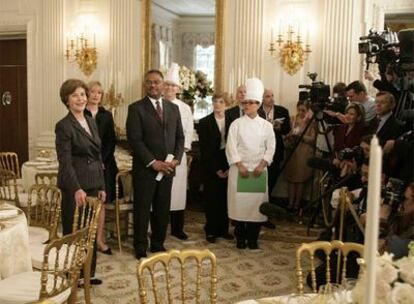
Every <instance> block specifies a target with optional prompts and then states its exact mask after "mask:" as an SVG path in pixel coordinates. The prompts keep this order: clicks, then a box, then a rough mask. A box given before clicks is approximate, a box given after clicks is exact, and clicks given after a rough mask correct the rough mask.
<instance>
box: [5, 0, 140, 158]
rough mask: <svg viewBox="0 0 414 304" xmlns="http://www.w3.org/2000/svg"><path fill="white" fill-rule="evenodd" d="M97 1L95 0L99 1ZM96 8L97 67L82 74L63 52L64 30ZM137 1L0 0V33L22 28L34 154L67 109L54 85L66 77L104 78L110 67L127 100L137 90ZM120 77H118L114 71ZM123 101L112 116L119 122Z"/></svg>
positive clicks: (123, 113)
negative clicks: (39, 138)
mask: <svg viewBox="0 0 414 304" xmlns="http://www.w3.org/2000/svg"><path fill="white" fill-rule="evenodd" d="M98 4H99V5H98ZM85 10H86V11H93V12H94V13H95V14H96V17H97V20H98V24H99V30H98V31H97V33H98V35H97V47H98V68H97V70H96V71H95V72H94V73H93V74H92V75H91V76H90V77H89V78H87V77H85V75H83V74H82V73H81V72H80V71H79V70H78V69H77V67H76V65H75V64H72V63H67V62H66V59H65V57H64V50H65V47H66V41H65V40H66V33H67V32H68V31H70V29H71V26H72V25H73V21H74V20H75V16H76V15H77V14H78V13H80V12H84V11H85ZM140 14H141V12H140V1H138V0H123V1H116V0H99V1H92V0H0V34H1V33H8V32H24V33H26V37H27V72H28V129H29V155H30V157H33V156H34V146H35V140H36V138H37V136H38V135H39V134H40V133H42V132H44V131H53V130H54V126H55V123H56V122H57V121H58V120H59V119H60V118H62V117H63V116H64V115H65V114H66V112H67V110H66V108H65V106H64V105H63V104H62V103H61V102H60V99H59V88H60V85H61V84H62V82H63V81H64V80H65V79H67V78H69V77H77V78H81V79H83V80H86V81H89V80H91V79H100V80H102V79H104V78H105V77H106V79H108V80H107V82H106V83H104V85H107V83H108V82H109V75H108V74H110V71H111V67H112V71H114V72H113V74H114V75H116V76H118V75H121V76H122V78H123V82H124V83H125V85H124V86H123V89H122V91H123V92H122V93H123V94H124V96H125V101H126V104H128V103H130V102H132V101H134V100H136V99H138V97H139V96H140V94H141V91H140V90H141V85H140V84H141V79H140V75H139V74H140V70H141V69H140V66H139V63H140V58H141V50H140V44H141V36H140V28H141V27H140V20H141V17H140ZM117 78H119V77H117ZM126 109H127V106H126V105H125V106H124V107H122V108H121V110H120V113H119V117H117V118H116V121H117V122H118V123H119V124H120V125H122V126H123V125H124V121H125V117H126Z"/></svg>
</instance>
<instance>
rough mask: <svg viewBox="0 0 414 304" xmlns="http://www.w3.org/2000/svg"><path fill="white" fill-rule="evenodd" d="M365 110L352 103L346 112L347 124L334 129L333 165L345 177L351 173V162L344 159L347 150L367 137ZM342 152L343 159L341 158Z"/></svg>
mask: <svg viewBox="0 0 414 304" xmlns="http://www.w3.org/2000/svg"><path fill="white" fill-rule="evenodd" d="M364 115H365V113H364V110H363V108H362V107H361V106H360V105H358V104H357V103H351V104H349V105H348V107H347V108H346V110H345V119H344V121H345V123H344V124H342V125H340V126H338V127H336V128H335V129H334V140H335V145H334V152H335V155H334V159H333V161H332V163H333V164H334V165H335V166H337V167H338V168H339V169H340V170H341V173H340V176H341V177H342V176H345V175H346V174H348V173H349V172H350V169H351V163H350V162H351V160H352V159H347V158H345V157H343V156H344V155H346V152H347V150H344V149H352V148H353V147H355V146H359V144H360V143H361V141H362V138H363V137H364V136H365V135H366V133H367V131H366V125H365V120H364ZM341 152H342V157H340V156H341Z"/></svg>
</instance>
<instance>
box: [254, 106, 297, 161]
mask: <svg viewBox="0 0 414 304" xmlns="http://www.w3.org/2000/svg"><path fill="white" fill-rule="evenodd" d="M257 114H259V116H260V117H262V118H263V119H266V113H265V111H264V109H263V104H262V105H261V106H260V108H259V109H258V110H257ZM273 118H274V119H276V118H284V120H283V123H282V126H281V129H280V130H279V131H276V130H274V132H275V136H276V152H275V154H274V155H273V159H274V160H277V161H279V162H280V161H282V160H283V156H284V151H285V145H284V143H283V137H282V135H286V134H288V133H289V132H290V129H291V126H290V116H289V111H288V110H287V109H286V108H285V107H282V106H276V105H274V106H273Z"/></svg>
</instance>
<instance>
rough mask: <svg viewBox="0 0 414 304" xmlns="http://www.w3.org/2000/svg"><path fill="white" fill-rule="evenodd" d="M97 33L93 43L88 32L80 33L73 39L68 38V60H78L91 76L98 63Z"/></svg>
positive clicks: (81, 67) (66, 52)
mask: <svg viewBox="0 0 414 304" xmlns="http://www.w3.org/2000/svg"><path fill="white" fill-rule="evenodd" d="M95 40H96V39H95V34H93V44H91V39H90V38H89V36H88V35H87V34H84V33H82V34H79V35H77V36H76V37H75V38H73V39H67V41H66V51H65V57H66V60H67V61H68V62H76V63H77V64H78V66H79V69H80V70H81V71H82V72H83V74H85V75H86V76H89V75H91V74H92V73H93V71H95V69H96V66H97V65H98V52H97V51H96V41H95Z"/></svg>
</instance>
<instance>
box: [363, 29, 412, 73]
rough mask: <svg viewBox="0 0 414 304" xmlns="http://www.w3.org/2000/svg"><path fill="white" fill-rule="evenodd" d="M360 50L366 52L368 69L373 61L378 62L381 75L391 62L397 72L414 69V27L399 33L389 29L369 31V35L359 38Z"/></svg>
mask: <svg viewBox="0 0 414 304" xmlns="http://www.w3.org/2000/svg"><path fill="white" fill-rule="evenodd" d="M359 39H360V40H361V41H362V42H360V43H359V44H358V52H359V53H360V54H366V60H365V61H366V63H367V70H368V68H369V65H370V64H371V63H378V67H379V71H380V73H381V75H383V74H384V73H385V72H386V69H387V66H388V65H389V64H391V65H394V66H395V70H396V71H397V74H402V72H409V71H414V29H406V30H401V31H399V32H398V34H397V33H395V32H391V31H390V30H389V29H387V30H385V31H382V32H377V31H376V30H374V29H371V30H370V31H369V34H368V36H362V37H360V38H359Z"/></svg>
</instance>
